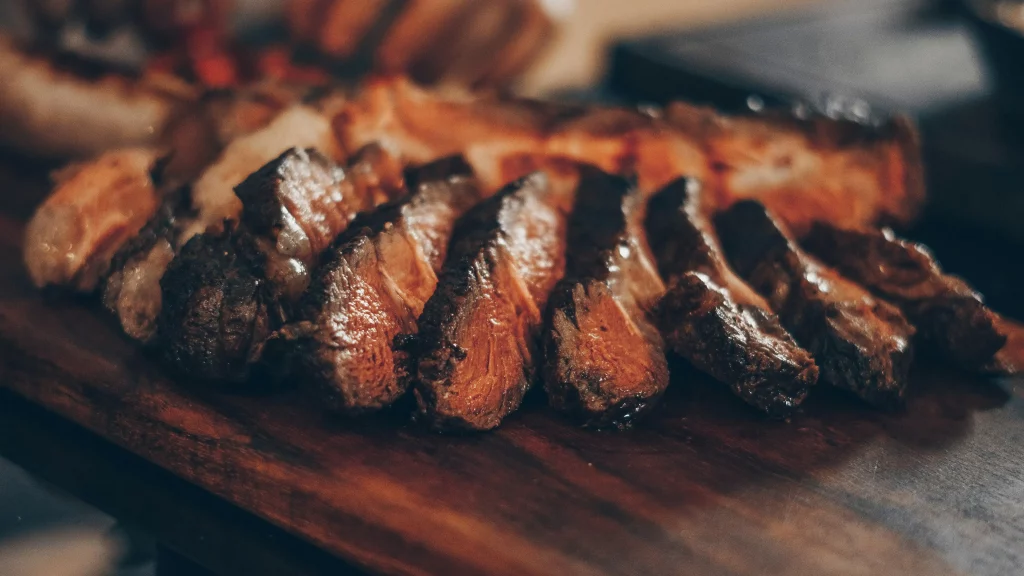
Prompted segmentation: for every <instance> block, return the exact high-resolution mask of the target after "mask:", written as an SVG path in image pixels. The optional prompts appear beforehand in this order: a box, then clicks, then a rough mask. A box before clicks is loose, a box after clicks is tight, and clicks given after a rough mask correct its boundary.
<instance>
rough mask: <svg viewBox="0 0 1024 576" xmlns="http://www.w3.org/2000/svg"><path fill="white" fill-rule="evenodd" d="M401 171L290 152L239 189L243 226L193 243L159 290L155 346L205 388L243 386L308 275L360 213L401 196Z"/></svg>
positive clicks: (370, 155) (378, 157) (380, 159)
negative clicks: (207, 385) (212, 384)
mask: <svg viewBox="0 0 1024 576" xmlns="http://www.w3.org/2000/svg"><path fill="white" fill-rule="evenodd" d="M389 167H390V168H391V169H393V170H395V171H397V170H398V165H397V164H396V163H394V162H389V161H387V160H386V155H385V154H383V152H381V151H379V150H374V149H369V150H367V151H365V152H364V153H362V154H360V155H359V156H358V157H357V158H356V159H355V160H354V161H353V162H352V163H351V164H350V166H349V168H348V170H342V169H340V168H338V167H337V166H336V165H335V164H334V163H333V162H332V161H330V160H329V159H327V158H326V157H324V156H323V155H321V154H319V153H317V152H315V151H305V150H301V149H295V148H293V149H290V150H288V151H286V152H285V153H283V154H282V155H281V156H280V157H278V158H277V159H275V160H273V161H271V162H270V163H269V164H268V165H267V166H265V167H263V168H262V169H260V170H258V171H256V172H255V173H253V174H252V175H251V176H250V177H249V178H247V179H246V180H245V181H244V182H242V184H240V185H239V186H238V188H237V193H238V196H239V198H240V199H242V200H243V201H248V202H249V205H250V208H249V209H246V210H243V211H242V220H241V222H240V223H239V224H238V225H232V224H229V225H228V226H226V227H225V228H224V229H223V230H220V231H217V230H214V231H210V232H206V233H203V234H200V235H198V236H195V237H193V238H192V239H191V240H189V241H188V243H187V244H185V246H184V248H183V249H182V251H181V254H179V255H178V257H177V258H175V259H174V260H173V261H172V262H171V265H170V267H169V268H168V270H167V272H166V274H164V277H163V279H162V280H161V289H162V295H163V306H162V310H161V315H160V318H159V322H158V328H159V333H158V336H159V338H160V340H161V345H162V346H163V353H164V355H165V358H166V359H167V360H168V362H169V363H170V364H171V365H172V366H173V367H175V368H177V369H179V370H180V371H182V372H184V373H186V374H188V375H190V376H192V377H195V378H197V379H200V380H209V381H229V382H242V381H245V380H247V379H248V377H249V373H250V367H251V366H252V365H253V364H254V363H255V362H257V361H258V360H259V359H260V358H261V355H262V351H263V346H264V344H265V342H266V339H267V337H268V336H269V335H270V332H271V331H272V330H273V329H275V328H276V327H278V326H280V324H281V323H283V322H285V321H286V320H287V319H288V317H289V315H290V311H291V308H292V307H293V306H294V304H295V303H296V300H297V299H298V297H299V296H300V295H301V294H302V292H303V290H304V289H305V287H306V286H307V285H308V282H309V270H310V268H311V267H312V266H313V265H314V264H316V262H317V261H318V259H319V257H320V254H321V252H322V251H323V250H325V249H326V248H327V247H328V245H329V243H330V241H331V240H333V239H334V237H336V236H337V235H338V234H340V233H341V232H342V231H344V229H345V228H346V227H347V226H348V223H349V222H350V221H351V220H352V219H353V218H354V217H355V216H356V214H357V213H358V211H360V210H363V209H366V208H368V207H371V206H373V205H374V203H376V202H379V201H383V200H385V199H387V198H391V197H396V196H398V195H400V194H401V193H402V191H403V190H404V186H403V185H402V179H401V176H400V172H398V173H391V174H389V172H388V168H389Z"/></svg>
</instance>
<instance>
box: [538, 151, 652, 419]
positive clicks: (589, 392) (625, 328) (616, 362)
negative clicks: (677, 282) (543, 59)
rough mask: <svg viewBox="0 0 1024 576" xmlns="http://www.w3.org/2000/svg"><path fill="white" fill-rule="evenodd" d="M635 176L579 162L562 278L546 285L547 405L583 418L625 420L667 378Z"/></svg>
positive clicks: (636, 414) (642, 408) (643, 408)
mask: <svg viewBox="0 0 1024 576" xmlns="http://www.w3.org/2000/svg"><path fill="white" fill-rule="evenodd" d="M643 206H644V205H643V201H642V198H641V197H640V195H639V193H638V192H637V190H636V185H635V183H634V182H630V181H629V180H627V179H625V178H622V177H619V176H611V175H609V174H606V173H604V172H601V171H600V170H598V169H596V168H589V167H588V168H583V169H582V174H581V177H580V183H579V187H578V189H577V192H576V203H575V206H574V208H573V212H572V216H571V217H570V220H569V228H568V250H567V253H566V277H565V279H564V280H563V281H562V282H560V283H559V284H558V286H557V287H556V288H555V290H554V292H553V293H552V296H551V300H550V304H549V312H548V315H549V320H548V328H547V330H546V332H545V338H544V350H545V360H544V387H545V390H546V391H547V394H548V400H549V401H550V403H551V405H552V406H553V407H554V408H555V409H557V410H561V411H563V412H566V413H569V414H570V415H573V416H574V417H576V418H578V419H579V420H581V421H582V422H583V424H584V425H586V426H592V427H606V426H614V427H626V426H629V425H630V424H632V423H633V422H634V421H636V420H637V419H638V418H640V417H641V416H642V415H644V414H646V413H647V412H649V411H650V409H651V408H653V407H654V406H655V405H656V404H657V402H658V400H659V399H660V398H661V395H662V393H663V392H664V391H665V388H666V387H667V386H668V364H667V362H666V359H665V350H664V344H663V342H662V340H661V335H660V334H659V333H658V329H657V328H656V327H655V326H654V325H653V324H651V322H650V321H649V320H648V319H647V313H648V312H649V311H651V309H652V308H653V307H654V305H655V303H656V302H657V300H658V299H659V298H660V297H661V296H662V294H663V293H664V291H665V285H664V284H663V283H662V281H661V277H660V276H658V271H657V269H656V268H655V265H654V261H653V258H652V257H651V255H650V250H649V248H648V247H647V241H646V239H645V237H644V235H643Z"/></svg>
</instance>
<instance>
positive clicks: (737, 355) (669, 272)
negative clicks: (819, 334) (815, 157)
mask: <svg viewBox="0 0 1024 576" xmlns="http://www.w3.org/2000/svg"><path fill="white" fill-rule="evenodd" d="M701 195H702V191H701V188H700V186H699V184H697V182H696V181H693V180H688V179H685V178H684V179H680V180H677V181H675V182H673V183H671V184H669V185H668V186H666V187H665V188H664V189H663V190H662V191H661V192H659V193H658V194H657V195H655V196H654V197H653V198H652V199H651V202H650V204H649V206H648V209H647V210H648V211H647V222H646V224H647V232H648V238H649V240H650V243H651V247H652V249H653V250H654V253H655V254H656V256H657V259H658V267H659V269H660V270H661V273H662V275H663V277H664V278H665V279H666V281H667V282H668V285H669V288H668V292H667V293H666V295H665V297H664V298H663V299H662V300H661V302H660V304H659V305H658V308H657V310H656V312H655V314H654V317H655V319H656V322H657V323H658V326H659V328H660V329H661V331H662V333H663V334H664V337H665V341H666V343H667V344H668V345H669V346H670V347H671V349H672V350H673V351H674V352H675V353H677V354H679V355H680V356H682V357H684V358H686V359H687V360H689V361H690V362H691V363H692V364H693V365H694V366H695V367H697V368H698V369H700V370H702V371H704V372H706V373H708V374H710V375H711V376H713V377H714V378H715V379H717V380H719V381H721V382H722V383H724V384H726V385H728V386H729V387H730V388H731V389H732V391H733V392H734V393H735V394H736V395H737V396H739V397H740V398H742V399H743V400H744V401H746V402H747V403H749V404H751V405H752V406H754V407H756V408H758V409H759V410H761V411H763V412H765V413H767V414H769V415H771V416H774V417H784V416H787V415H789V414H790V413H792V411H793V410H794V409H795V408H796V407H797V406H799V405H800V403H801V402H803V400H804V399H805V398H806V397H807V394H808V392H809V391H810V388H811V386H812V385H814V383H815V382H816V381H817V379H818V367H817V366H816V365H815V363H814V361H813V359H812V358H811V355H810V354H809V353H808V352H807V351H806V350H804V349H802V348H800V347H799V346H798V345H797V344H796V342H794V341H793V338H792V337H791V336H790V335H789V333H787V332H786V330H785V329H783V328H782V326H781V325H780V324H779V320H778V318H777V317H776V316H775V315H774V314H773V313H772V312H771V308H770V306H769V304H768V302H766V301H765V300H764V298H762V297H761V296H759V295H758V294H757V293H755V292H754V291H753V290H752V289H751V288H750V287H749V286H748V285H747V284H745V283H744V282H743V281H742V280H740V279H739V278H738V277H737V276H736V274H735V273H734V272H733V271H732V270H731V269H730V268H729V266H728V265H727V264H726V262H725V259H724V256H723V255H722V252H721V249H720V247H719V244H718V239H717V237H716V235H715V232H714V229H713V228H712V226H711V223H710V222H709V221H708V219H707V218H706V216H705V215H704V211H705V207H704V206H702V203H701Z"/></svg>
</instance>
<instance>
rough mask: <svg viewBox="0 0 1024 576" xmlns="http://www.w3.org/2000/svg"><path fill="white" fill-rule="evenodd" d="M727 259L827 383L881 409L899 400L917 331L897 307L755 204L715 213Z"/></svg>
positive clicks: (902, 396)
mask: <svg viewBox="0 0 1024 576" xmlns="http://www.w3.org/2000/svg"><path fill="white" fill-rule="evenodd" d="M716 224H717V228H718V232H719V234H720V237H721V239H722V244H723V246H724V247H725V253H726V255H727V256H728V258H729V261H730V262H731V263H732V265H733V266H734V267H735V269H736V270H737V271H738V272H739V273H740V275H741V276H743V277H744V278H746V279H747V281H748V282H750V284H751V286H753V287H754V289H755V290H757V291H758V292H760V293H761V294H762V295H764V296H765V297H766V298H767V299H768V302H769V304H770V305H771V307H772V309H773V310H775V311H776V312H777V313H778V315H779V318H781V320H782V324H783V326H785V327H786V328H787V329H788V330H789V331H790V332H791V333H792V334H793V336H794V337H795V338H796V341H797V342H799V343H800V344H801V345H803V346H804V347H806V348H807V349H808V350H810V351H811V353H812V354H813V355H814V358H815V360H816V361H817V363H818V366H820V367H821V377H822V380H823V381H824V382H826V383H827V384H830V385H832V386H836V387H838V388H843V389H846V390H850V391H852V392H854V393H855V394H857V395H858V396H860V397H861V398H863V399H865V400H867V401H868V402H871V403H873V404H876V405H879V406H883V407H894V406H898V405H899V404H901V403H902V401H903V398H904V393H905V391H906V384H907V371H908V370H909V367H910V362H911V357H912V353H911V352H912V350H911V338H912V337H913V335H914V328H913V327H912V326H911V325H910V324H909V323H908V322H907V319H906V318H905V317H904V316H903V314H902V313H901V312H900V311H899V309H898V308H896V307H895V306H893V305H892V304H889V303H888V302H884V301H882V300H879V299H877V298H875V297H874V296H872V295H871V294H870V293H869V292H868V291H867V290H866V289H865V288H862V287H861V286H858V285H857V284H855V283H853V282H851V281H850V280H847V279H846V278H843V277H842V276H840V275H839V273H837V272H836V271H835V270H833V269H831V268H829V267H827V266H825V265H824V264H822V263H821V262H820V261H818V260H816V259H815V258H813V257H811V256H809V255H808V254H806V253H805V252H804V251H803V250H801V249H800V248H799V247H798V246H797V244H796V242H795V240H794V239H793V237H792V236H791V235H790V233H789V231H788V230H787V229H786V228H785V227H784V226H783V225H782V224H781V223H780V222H779V221H778V220H776V219H775V218H774V217H773V216H772V215H771V214H770V213H769V212H768V211H767V210H766V209H765V207H764V206H762V205H761V204H759V203H758V202H755V201H744V202H740V203H737V204H736V205H734V206H733V207H732V208H730V209H729V210H727V211H725V212H723V213H721V214H719V215H718V217H717V218H716Z"/></svg>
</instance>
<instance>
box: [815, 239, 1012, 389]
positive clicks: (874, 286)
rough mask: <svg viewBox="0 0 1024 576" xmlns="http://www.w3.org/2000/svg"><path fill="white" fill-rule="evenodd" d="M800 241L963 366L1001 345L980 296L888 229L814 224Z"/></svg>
mask: <svg viewBox="0 0 1024 576" xmlns="http://www.w3.org/2000/svg"><path fill="white" fill-rule="evenodd" d="M802 244H803V245H804V246H805V247H806V248H807V250H809V251H810V252H811V253H813V254H814V255H816V256H817V257H818V258H820V259H821V260H823V261H824V262H826V263H827V264H829V265H831V266H833V267H835V268H836V269H837V270H839V272H840V273H842V274H843V276H846V277H847V278H849V279H851V280H853V281H854V282H857V283H858V284H860V285H862V286H864V287H866V288H868V289H869V290H871V291H872V292H874V293H875V294H876V295H877V296H878V297H880V298H884V299H886V300H888V301H890V302H892V303H894V304H896V305H897V306H899V307H900V309H902V310H903V313H904V314H906V315H907V318H908V319H910V322H911V323H912V324H914V326H915V327H916V328H917V330H918V335H919V336H920V337H921V338H922V339H923V340H924V341H925V342H927V343H928V344H929V345H930V346H932V347H933V348H934V349H935V350H937V351H938V352H940V353H941V354H942V355H943V356H944V357H946V358H949V359H950V360H952V361H953V362H955V363H956V364H958V365H959V366H961V367H963V368H966V369H968V370H984V369H985V367H986V366H987V365H989V364H990V363H991V362H992V359H993V357H994V356H995V355H996V353H997V352H998V351H999V350H1000V349H1001V348H1002V347H1003V346H1004V345H1005V344H1006V335H1005V334H1002V333H1000V332H999V329H998V326H997V318H996V315H995V313H994V312H992V311H991V310H989V309H988V308H987V307H986V306H985V304H984V303H983V302H982V299H981V295H980V294H978V293H977V292H975V291H974V290H973V289H972V288H971V287H970V286H969V285H968V284H967V283H966V282H964V281H963V280H962V279H960V278H957V277H956V276H951V275H949V274H944V273H943V272H942V269H941V268H940V267H939V264H938V262H936V261H935V257H934V256H932V254H931V253H930V252H929V251H928V249H927V248H925V247H924V246H922V245H920V244H915V243H913V242H908V241H906V240H902V239H900V238H897V237H896V236H895V234H893V232H892V230H889V229H884V230H866V229H856V230H854V229H841V228H837V227H835V226H832V225H830V224H826V223H824V222H817V223H815V224H814V226H812V227H811V231H810V233H809V234H808V235H807V236H806V237H805V238H804V240H803V242H802Z"/></svg>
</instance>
